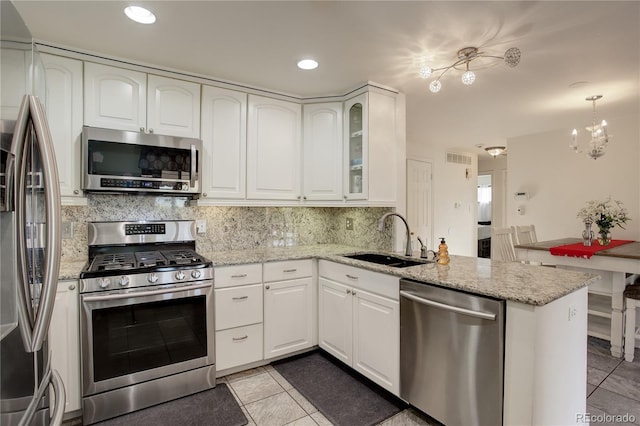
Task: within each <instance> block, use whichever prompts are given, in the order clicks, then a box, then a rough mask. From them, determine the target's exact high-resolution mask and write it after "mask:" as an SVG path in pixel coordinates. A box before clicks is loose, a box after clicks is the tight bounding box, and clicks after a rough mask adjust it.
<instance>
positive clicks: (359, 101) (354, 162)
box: [344, 93, 368, 200]
mask: <svg viewBox="0 0 640 426" xmlns="http://www.w3.org/2000/svg"><path fill="white" fill-rule="evenodd" d="M344 113H345V120H344V121H345V126H344V128H345V139H344V140H345V155H344V158H345V161H346V164H345V170H346V173H345V176H344V197H345V199H347V200H366V199H367V195H368V176H367V175H368V173H367V149H368V147H367V145H368V123H367V115H368V114H367V93H364V94H362V95H359V96H356V97H355V98H352V99H349V100H348V101H346V102H345V104H344Z"/></svg>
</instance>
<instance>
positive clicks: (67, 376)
mask: <svg viewBox="0 0 640 426" xmlns="http://www.w3.org/2000/svg"><path fill="white" fill-rule="evenodd" d="M49 349H50V350H51V367H52V368H53V369H55V370H58V373H60V376H61V377H62V381H63V383H64V387H65V391H66V394H67V401H66V404H65V409H64V412H65V413H69V412H72V411H76V410H80V402H81V397H82V396H81V394H80V312H79V299H78V282H77V281H61V282H59V283H58V291H57V293H56V301H55V304H54V307H53V314H52V316H51V324H50V325H49Z"/></svg>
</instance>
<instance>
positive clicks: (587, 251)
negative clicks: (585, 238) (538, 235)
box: [549, 240, 633, 259]
mask: <svg viewBox="0 0 640 426" xmlns="http://www.w3.org/2000/svg"><path fill="white" fill-rule="evenodd" d="M632 242H633V241H631V240H611V243H609V244H608V245H606V246H601V245H600V244H598V241H596V240H594V241H593V244H592V245H591V246H589V247H587V246H584V245H583V244H582V243H576V244H566V245H563V246H556V247H551V248H549V252H550V253H551V254H552V255H554V256H572V257H584V258H585V259H589V258H591V256H593V255H594V254H595V253H596V252H599V251H602V250H608V249H610V248H614V247H618V246H621V245H623V244H628V243H632Z"/></svg>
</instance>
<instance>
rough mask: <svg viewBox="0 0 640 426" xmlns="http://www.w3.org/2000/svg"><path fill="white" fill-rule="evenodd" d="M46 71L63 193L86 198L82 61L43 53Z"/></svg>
mask: <svg viewBox="0 0 640 426" xmlns="http://www.w3.org/2000/svg"><path fill="white" fill-rule="evenodd" d="M40 58H41V59H42V62H43V64H44V68H45V71H46V88H47V93H46V102H45V110H46V114H47V119H48V123H49V129H50V131H51V137H52V138H53V145H54V148H55V152H56V161H57V164H58V175H59V177H60V195H62V196H63V197H83V196H84V195H83V193H82V190H81V169H82V167H81V164H82V163H81V160H80V151H81V149H80V143H81V139H82V61H79V60H76V59H69V58H63V57H61V56H54V55H48V54H44V53H43V54H41V55H40Z"/></svg>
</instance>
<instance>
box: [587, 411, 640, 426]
mask: <svg viewBox="0 0 640 426" xmlns="http://www.w3.org/2000/svg"><path fill="white" fill-rule="evenodd" d="M635 422H636V416H634V415H633V414H629V413H626V414H590V413H578V414H576V423H591V424H594V423H621V424H624V423H635Z"/></svg>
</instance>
